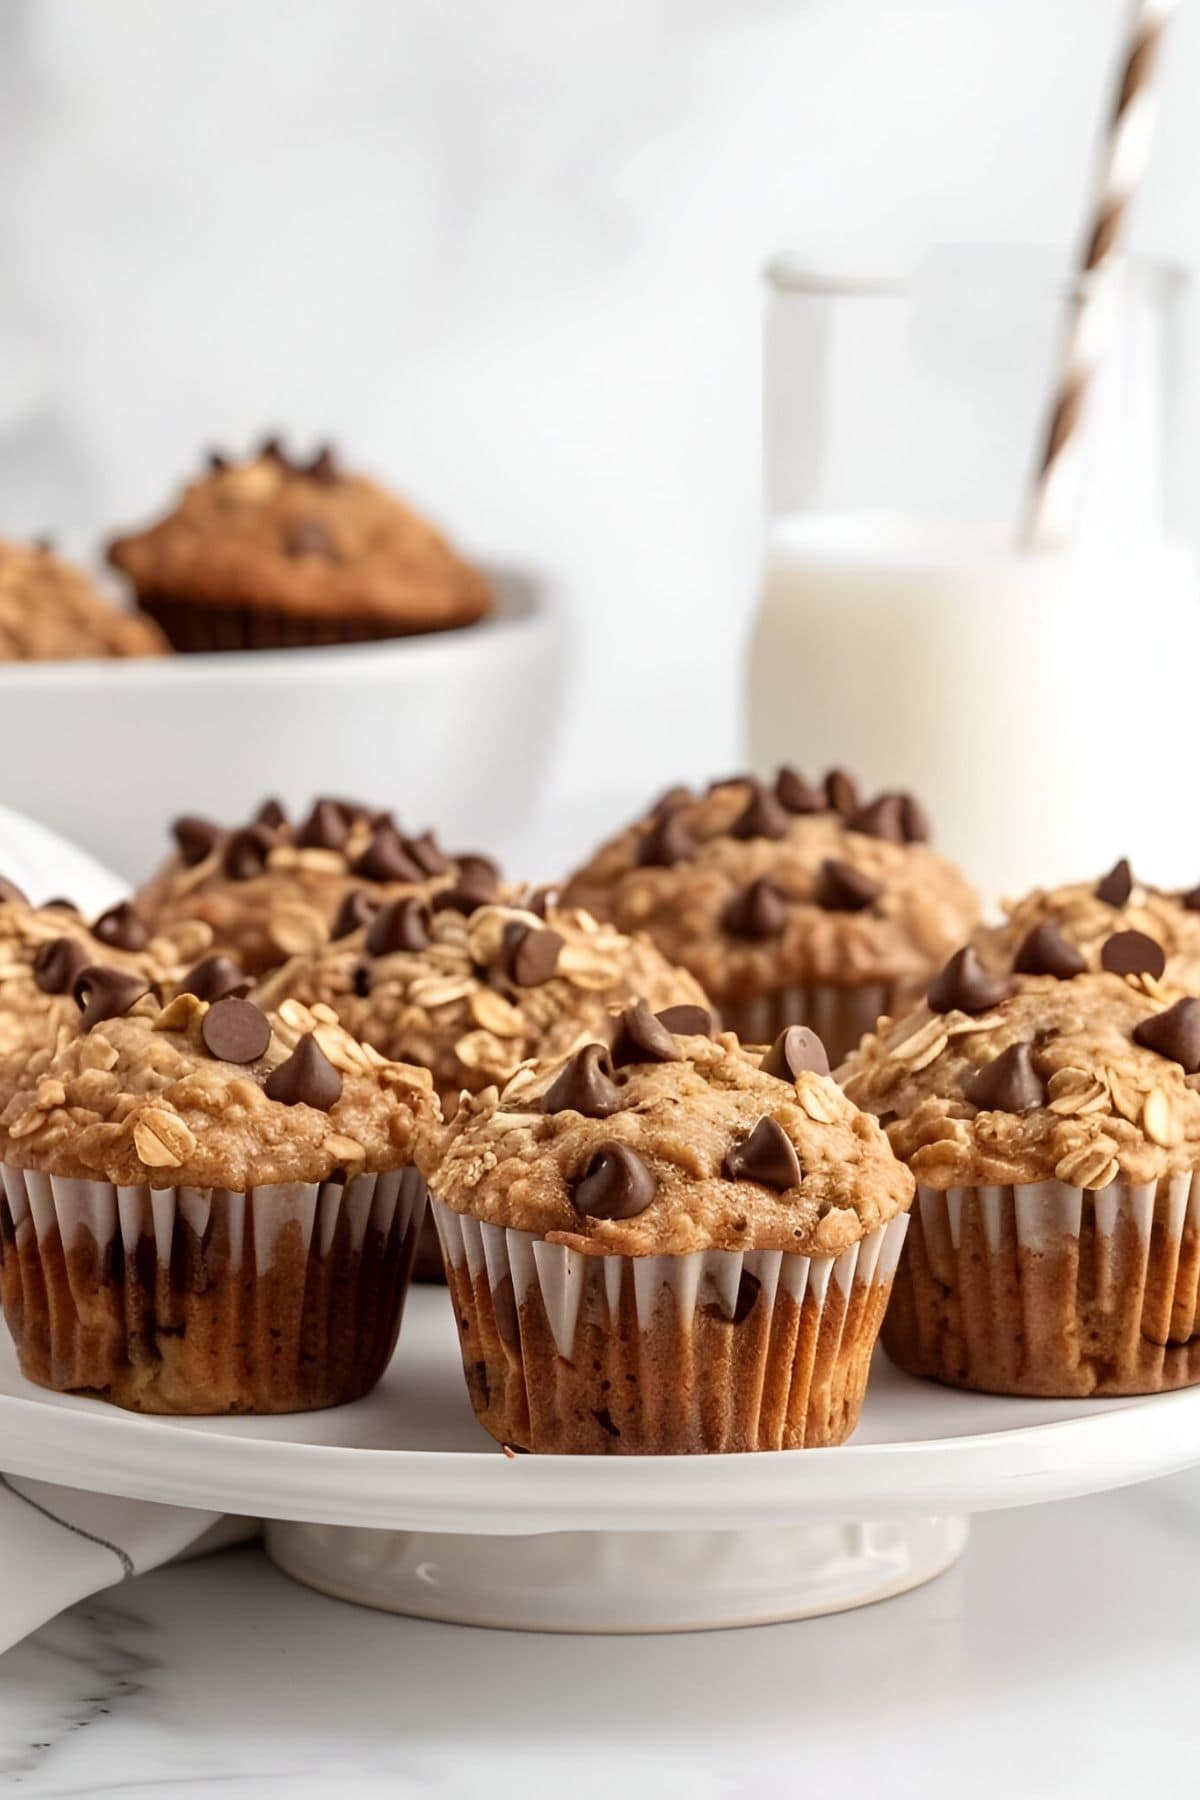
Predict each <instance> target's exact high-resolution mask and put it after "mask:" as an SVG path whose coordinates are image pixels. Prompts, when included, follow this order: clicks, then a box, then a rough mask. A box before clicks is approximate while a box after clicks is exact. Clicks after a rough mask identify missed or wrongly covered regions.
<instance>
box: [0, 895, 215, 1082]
mask: <svg viewBox="0 0 1200 1800" xmlns="http://www.w3.org/2000/svg"><path fill="white" fill-rule="evenodd" d="M0 894H2V896H3V897H2V903H0V1105H3V1104H4V1103H5V1102H6V1101H7V1100H8V1099H9V1098H10V1097H11V1095H12V1094H13V1093H14V1092H15V1091H16V1089H17V1088H18V1087H19V1086H20V1085H21V1084H22V1082H23V1080H24V1077H25V1076H26V1074H31V1075H32V1074H39V1073H40V1072H41V1070H42V1069H43V1068H44V1067H45V1065H46V1063H47V1062H48V1061H49V1060H50V1058H51V1056H53V1055H54V1053H55V1051H56V1050H58V1049H60V1048H61V1047H62V1045H63V1044H65V1043H66V1042H67V1041H68V1039H70V1038H72V1037H74V1036H75V1035H76V1034H77V1033H78V1031H79V1008H78V1006H77V1005H76V1003H75V997H74V987H75V982H76V979H77V978H78V976H79V975H80V974H81V973H82V971H83V970H84V969H86V968H88V967H90V966H92V965H94V964H97V963H107V964H109V965H111V966H112V967H114V968H116V969H119V970H120V971H122V973H125V974H129V975H133V976H137V977H139V978H140V979H141V980H142V981H143V984H144V985H145V986H147V987H149V986H151V985H154V986H158V987H161V988H172V987H175V986H177V985H178V984H179V983H180V982H181V981H183V980H184V979H185V978H186V976H187V973H188V971H189V970H190V968H191V966H192V964H193V963H195V962H196V961H197V960H198V959H203V958H204V955H205V952H206V951H207V950H208V947H209V944H210V942H211V933H210V932H209V930H208V927H207V926H206V925H203V924H201V923H199V921H197V920H192V921H188V922H186V923H182V924H179V925H177V926H175V927H173V928H172V929H171V930H169V931H164V932H159V933H155V934H152V933H151V932H150V931H149V930H148V929H147V928H146V926H145V925H144V924H143V923H142V921H141V920H140V919H139V918H138V917H137V915H136V914H135V913H134V912H133V911H132V909H131V908H130V907H129V906H128V905H120V906H113V907H110V908H109V909H108V911H107V912H104V913H101V914H100V916H99V918H98V919H96V920H94V921H93V923H92V924H91V925H90V926H89V925H87V924H86V923H85V921H84V919H83V917H82V915H81V914H80V913H79V912H78V911H77V910H76V908H75V907H74V906H72V905H71V903H70V902H69V901H66V900H62V901H59V900H55V901H52V902H51V904H50V905H48V906H36V907H35V906H30V905H29V904H28V902H27V901H26V900H25V899H24V898H23V896H21V894H20V893H19V891H18V890H17V889H16V888H14V887H13V886H12V885H11V883H0Z"/></svg>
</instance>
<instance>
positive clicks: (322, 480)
mask: <svg viewBox="0 0 1200 1800" xmlns="http://www.w3.org/2000/svg"><path fill="white" fill-rule="evenodd" d="M303 473H304V474H305V475H307V476H308V478H309V480H310V481H315V482H317V483H318V484H319V485H320V486H321V487H332V486H333V485H334V483H335V482H336V481H338V480H339V479H340V477H341V471H340V469H339V468H338V465H337V458H336V456H335V455H334V451H333V445H332V444H322V445H321V446H320V448H319V449H318V451H317V454H316V455H315V456H314V457H313V459H312V461H311V462H310V463H309V464H308V466H307V467H306V468H305V469H304V470H303Z"/></svg>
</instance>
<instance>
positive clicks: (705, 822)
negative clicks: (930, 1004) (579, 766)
mask: <svg viewBox="0 0 1200 1800" xmlns="http://www.w3.org/2000/svg"><path fill="white" fill-rule="evenodd" d="M926 837H927V826H926V822H925V818H924V815H923V814H922V812H921V810H920V808H919V807H918V806H917V804H916V802H915V801H914V800H913V799H912V798H911V796H909V795H906V794H881V795H879V796H878V797H877V798H875V799H874V800H871V801H869V802H867V803H863V801H862V800H861V797H860V795H859V793H858V791H857V789H856V787H855V785H854V783H853V782H852V781H851V780H850V778H849V776H847V775H845V774H843V773H842V772H841V771H840V770H833V771H831V772H830V773H829V774H828V775H827V776H826V777H825V779H824V781H823V782H822V783H820V784H819V785H818V786H815V787H814V786H812V785H810V784H809V783H808V782H807V781H805V780H804V778H803V777H802V776H800V775H797V774H796V772H795V771H794V770H791V769H781V770H780V771H779V773H778V775H777V776H776V778H775V781H774V783H773V785H772V786H770V787H766V786H764V785H762V784H761V783H759V782H757V781H755V780H754V779H753V778H752V777H750V776H736V777H733V778H731V779H730V780H728V781H723V782H720V783H718V784H716V785H715V786H714V787H712V788H710V790H709V792H708V793H707V794H704V795H701V796H696V795H694V794H692V793H690V792H689V791H688V790H687V789H684V788H675V789H672V790H671V792H670V793H668V794H666V795H664V796H663V798H662V799H661V800H660V801H659V802H658V804H657V806H655V807H654V809H653V810H652V811H651V812H650V813H649V814H648V816H647V817H646V818H644V819H642V820H640V821H639V822H638V823H637V824H635V825H631V826H630V827H629V828H628V829H627V830H626V831H624V832H622V833H621V834H620V835H619V836H618V837H616V838H614V839H612V841H611V842H610V843H608V844H606V845H604V847H603V848H602V849H601V850H599V851H597V853H596V855H595V856H594V857H593V858H592V860H591V861H590V862H589V863H588V864H587V865H586V866H585V867H584V868H583V869H581V870H579V872H578V873H577V874H575V875H574V876H573V877H572V878H571V880H570V881H569V882H568V884H567V887H566V890H565V894H564V898H565V900H566V901H567V903H568V904H570V905H575V906H583V907H586V908H587V909H588V911H589V912H592V913H594V914H595V915H596V917H597V918H601V919H611V920H612V921H613V923H614V924H616V925H617V926H619V927H620V929H621V930H622V931H646V932H648V933H649V934H650V936H651V937H652V938H653V939H654V941H655V943H656V944H657V945H658V947H659V949H660V950H661V951H662V952H663V954H664V956H667V957H669V958H670V960H671V961H672V962H677V963H680V964H682V966H683V967H684V968H686V969H690V970H691V971H692V973H693V975H695V976H696V978H697V980H698V981H699V982H700V984H701V986H702V987H703V988H704V989H705V991H706V992H707V993H708V994H709V995H710V996H711V998H712V1000H713V1002H714V1003H715V1005H716V1006H717V1007H718V1008H719V1009H720V1012H721V1017H722V1019H723V1020H724V1022H725V1024H726V1025H728V1026H729V1027H730V1028H731V1029H733V1030H735V1031H737V1032H738V1034H739V1035H740V1036H741V1037H742V1038H743V1039H744V1040H746V1041H748V1042H756V1043H764V1042H768V1041H769V1040H770V1039H771V1038H773V1037H774V1036H775V1034H776V1033H777V1032H778V1031H780V1030H782V1029H783V1027H784V1026H785V1025H789V1024H803V1025H808V1026H810V1027H811V1028H812V1029H813V1030H815V1031H817V1032H818V1033H819V1034H820V1036H821V1037H822V1038H823V1039H824V1041H825V1043H826V1044H827V1045H828V1047H829V1053H830V1055H831V1056H832V1057H833V1058H834V1060H835V1061H836V1060H839V1059H840V1058H841V1057H842V1056H844V1055H845V1054H846V1053H847V1051H849V1050H850V1049H851V1048H852V1047H853V1046H854V1045H855V1044H856V1043H857V1042H858V1040H859V1039H860V1038H861V1037H862V1035H863V1033H864V1032H865V1031H868V1030H869V1029H870V1027H871V1026H872V1025H873V1024H874V1023H875V1021H876V1019H877V1018H879V1017H880V1016H881V1015H882V1014H884V1013H894V1012H896V1011H897V1010H898V1009H899V1008H900V1007H902V1006H904V1005H905V1004H907V1002H908V1001H909V1000H910V999H911V998H912V997H913V996H914V995H915V994H916V993H919V992H920V990H921V987H922V986H923V985H924V983H925V982H926V981H927V980H928V979H929V977H930V975H931V974H932V973H933V972H934V970H935V969H936V968H937V967H938V966H939V964H940V963H941V962H942V961H943V960H944V959H945V957H946V956H947V954H948V953H949V952H950V951H951V950H953V949H955V948H956V947H957V946H958V945H959V944H961V943H962V942H963V941H964V939H965V938H966V937H967V936H968V935H969V934H970V931H971V929H972V927H973V926H974V924H975V921H976V918H977V917H978V907H977V904H976V899H975V895H974V894H973V893H972V892H971V889H970V888H969V887H968V885H967V883H966V881H965V880H964V879H963V877H962V876H961V875H960V874H959V872H958V870H957V869H956V868H955V867H954V866H953V864H951V863H949V862H947V861H946V860H945V859H944V858H943V857H940V856H937V855H935V853H934V852H933V851H932V850H930V849H929V847H928V845H927V844H926V842H925V839H926Z"/></svg>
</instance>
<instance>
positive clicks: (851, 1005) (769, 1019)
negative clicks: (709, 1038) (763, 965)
mask: <svg viewBox="0 0 1200 1800" xmlns="http://www.w3.org/2000/svg"><path fill="white" fill-rule="evenodd" d="M911 994H912V988H911V984H909V985H907V986H904V987H901V986H899V985H897V984H896V983H894V982H887V981H864V982H861V983H859V984H858V985H857V986H847V987H841V986H837V985H835V983H833V982H832V981H809V982H804V983H801V984H798V985H795V986H792V987H784V988H777V989H776V990H775V991H774V992H773V993H770V994H759V995H757V996H756V997H755V998H754V999H752V1000H722V1001H721V1002H720V1007H721V1024H722V1026H723V1028H724V1029H725V1030H726V1031H736V1032H737V1034H738V1036H739V1037H740V1038H741V1040H742V1042H743V1043H744V1044H771V1043H774V1041H775V1039H776V1038H777V1037H778V1036H779V1033H780V1032H781V1031H783V1030H784V1029H785V1028H786V1027H787V1026H788V1025H807V1026H808V1027H809V1029H810V1030H811V1031H815V1032H816V1034H817V1036H818V1037H819V1038H820V1039H821V1042H822V1043H823V1044H824V1046H825V1049H826V1051H827V1052H828V1055H829V1062H830V1066H831V1067H832V1068H836V1067H837V1065H838V1064H839V1063H840V1062H841V1061H842V1060H843V1058H845V1057H847V1056H849V1054H850V1052H851V1050H853V1049H854V1048H855V1047H856V1046H857V1045H858V1044H860V1043H861V1042H862V1040H863V1038H864V1037H865V1036H866V1034H867V1032H868V1031H873V1030H874V1029H875V1023H876V1021H877V1020H878V1019H880V1018H882V1017H883V1015H884V1014H885V1013H887V1014H888V1015H889V1017H891V1018H895V1017H896V1015H897V1013H898V1011H899V1010H900V1008H901V1007H902V1006H903V1005H905V1004H906V1003H907V1001H908V1000H909V999H910V998H911Z"/></svg>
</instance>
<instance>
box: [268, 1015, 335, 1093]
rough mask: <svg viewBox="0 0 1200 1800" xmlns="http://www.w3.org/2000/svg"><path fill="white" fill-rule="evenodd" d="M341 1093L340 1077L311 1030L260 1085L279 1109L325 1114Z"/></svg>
mask: <svg viewBox="0 0 1200 1800" xmlns="http://www.w3.org/2000/svg"><path fill="white" fill-rule="evenodd" d="M341 1091H342V1078H341V1076H340V1075H339V1074H338V1072H337V1070H336V1069H335V1068H334V1066H333V1064H332V1063H331V1062H330V1060H329V1058H328V1057H327V1056H326V1054H325V1052H324V1051H323V1050H322V1048H321V1046H320V1044H318V1042H317V1040H316V1038H315V1037H314V1036H313V1034H312V1032H311V1031H309V1032H306V1033H305V1035H304V1036H303V1037H302V1038H301V1039H300V1042H299V1043H298V1044H297V1045H296V1048H295V1049H294V1050H293V1051H292V1054H291V1055H290V1056H289V1057H288V1059H287V1061H286V1062H281V1063H280V1065H279V1067H278V1068H277V1069H272V1071H271V1073H270V1074H269V1075H268V1076H267V1079H266V1080H265V1081H264V1082H263V1093H264V1094H265V1095H266V1096H267V1099H268V1100H278V1101H279V1102H280V1103H281V1105H283V1106H313V1107H315V1108H316V1110H317V1111H318V1112H328V1111H329V1109H330V1107H331V1106H333V1105H335V1104H336V1102H337V1099H338V1097H339V1095H340V1094H341Z"/></svg>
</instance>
